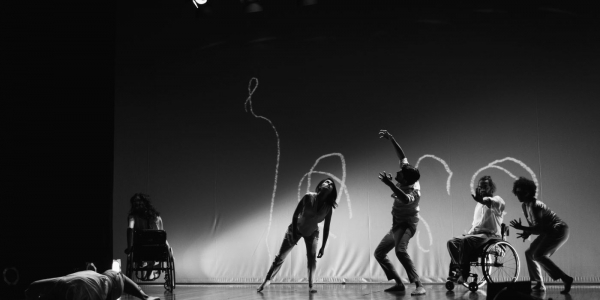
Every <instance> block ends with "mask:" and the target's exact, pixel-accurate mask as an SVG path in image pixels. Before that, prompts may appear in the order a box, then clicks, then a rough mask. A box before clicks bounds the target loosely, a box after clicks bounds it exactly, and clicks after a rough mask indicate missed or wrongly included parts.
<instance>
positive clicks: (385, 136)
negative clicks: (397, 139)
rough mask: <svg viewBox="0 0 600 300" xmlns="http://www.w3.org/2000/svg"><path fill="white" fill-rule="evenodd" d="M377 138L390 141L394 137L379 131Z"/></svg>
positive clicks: (387, 132)
mask: <svg viewBox="0 0 600 300" xmlns="http://www.w3.org/2000/svg"><path fill="white" fill-rule="evenodd" d="M379 138H385V139H386V140H390V139H393V138H394V137H393V136H392V134H391V133H390V132H389V131H387V130H385V129H382V130H379Z"/></svg>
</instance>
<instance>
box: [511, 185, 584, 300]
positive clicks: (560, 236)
mask: <svg viewBox="0 0 600 300" xmlns="http://www.w3.org/2000/svg"><path fill="white" fill-rule="evenodd" d="M536 191H537V186H536V185H535V183H534V182H533V181H531V180H529V179H527V178H524V177H519V179H517V180H516V181H515V183H514V184H513V190H512V192H513V194H515V195H516V196H517V199H519V202H521V203H522V204H521V206H522V208H523V214H525V219H526V220H527V223H529V227H528V226H523V225H522V224H521V218H519V220H518V221H517V220H512V221H510V226H512V227H514V228H515V229H517V230H523V232H521V233H517V238H523V241H525V240H526V239H527V238H529V236H530V235H532V234H537V235H539V236H538V237H537V238H536V239H535V240H534V241H533V242H531V246H529V249H527V250H526V251H525V258H526V259H527V270H529V277H530V278H531V281H536V285H535V286H534V287H533V290H534V291H545V290H546V286H545V285H544V280H543V279H542V270H541V268H540V265H541V267H542V268H543V269H544V271H546V273H548V275H550V277H551V278H552V279H554V280H557V279H561V280H562V281H563V282H564V283H565V289H564V290H563V291H561V292H560V293H561V294H566V293H568V292H570V291H571V284H573V277H571V276H569V275H567V274H565V272H563V271H562V270H561V269H560V268H559V267H558V266H557V265H556V264H554V262H553V261H552V260H550V256H551V255H552V254H554V252H555V251H556V250H558V249H559V248H560V247H562V245H564V244H565V242H567V240H568V239H569V226H567V223H565V222H564V221H563V220H561V219H560V218H559V217H558V216H557V215H556V214H555V213H554V212H553V211H551V210H550V208H548V206H546V204H544V202H542V201H540V200H537V199H536V198H535V193H536Z"/></svg>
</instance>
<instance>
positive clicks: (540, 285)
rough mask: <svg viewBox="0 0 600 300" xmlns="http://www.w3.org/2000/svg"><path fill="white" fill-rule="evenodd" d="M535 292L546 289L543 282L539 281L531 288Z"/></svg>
mask: <svg viewBox="0 0 600 300" xmlns="http://www.w3.org/2000/svg"><path fill="white" fill-rule="evenodd" d="M531 289H532V290H533V291H534V292H543V291H545V290H546V286H545V285H544V284H543V283H541V282H538V283H537V284H536V285H535V286H534V287H532V288H531Z"/></svg>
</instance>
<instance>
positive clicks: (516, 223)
mask: <svg viewBox="0 0 600 300" xmlns="http://www.w3.org/2000/svg"><path fill="white" fill-rule="evenodd" d="M510 227H512V228H514V229H517V230H523V228H525V227H524V226H523V225H522V224H521V218H519V221H517V219H514V220H512V221H510Z"/></svg>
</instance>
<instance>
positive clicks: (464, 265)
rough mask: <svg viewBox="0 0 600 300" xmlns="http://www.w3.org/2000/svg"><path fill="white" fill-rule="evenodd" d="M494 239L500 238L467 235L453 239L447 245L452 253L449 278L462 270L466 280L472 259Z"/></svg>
mask: <svg viewBox="0 0 600 300" xmlns="http://www.w3.org/2000/svg"><path fill="white" fill-rule="evenodd" d="M492 238H498V236H496V235H493V234H486V233H480V234H467V235H463V236H458V237H455V238H452V239H451V240H449V241H448V243H447V244H446V245H447V246H448V253H450V258H451V261H450V270H449V271H448V276H453V274H452V271H454V270H456V269H457V268H460V269H461V271H462V274H461V275H462V276H463V278H464V279H466V278H467V277H468V276H469V271H470V269H471V258H472V257H475V256H477V253H476V251H477V250H478V249H479V248H480V247H481V246H482V245H483V244H485V243H487V241H489V240H490V239H492Z"/></svg>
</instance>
